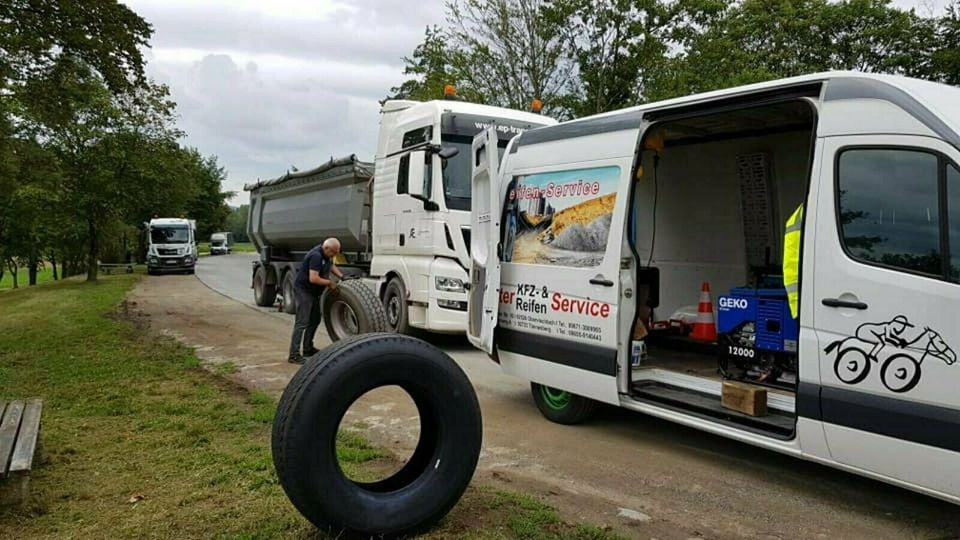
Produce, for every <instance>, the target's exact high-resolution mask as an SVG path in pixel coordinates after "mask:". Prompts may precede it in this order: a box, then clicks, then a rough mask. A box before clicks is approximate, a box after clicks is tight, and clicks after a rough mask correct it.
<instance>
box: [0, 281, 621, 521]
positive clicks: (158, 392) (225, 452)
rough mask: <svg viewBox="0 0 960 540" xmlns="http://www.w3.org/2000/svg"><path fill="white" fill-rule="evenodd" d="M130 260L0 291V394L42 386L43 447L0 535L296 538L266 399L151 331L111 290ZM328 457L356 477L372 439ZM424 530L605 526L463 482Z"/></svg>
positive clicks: (123, 289) (371, 456)
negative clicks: (118, 267)
mask: <svg viewBox="0 0 960 540" xmlns="http://www.w3.org/2000/svg"><path fill="white" fill-rule="evenodd" d="M137 279H140V276H139V275H138V274H134V275H127V274H121V275H113V276H109V277H103V278H101V280H100V281H99V282H98V283H86V282H83V281H79V280H68V281H65V282H59V283H56V284H51V285H49V286H44V287H31V288H24V289H20V290H17V291H11V292H8V293H6V294H3V295H0V357H2V358H3V361H2V362H0V398H8V399H9V398H32V397H39V398H42V399H43V400H44V412H43V430H42V435H41V437H42V440H41V445H42V448H41V450H40V453H39V454H38V457H37V460H36V461H35V463H34V471H33V474H32V477H31V484H30V490H31V496H30V499H29V501H28V502H27V504H26V505H25V506H24V507H23V508H4V509H0V531H3V533H2V534H0V536H2V537H5V538H18V539H32V538H178V539H179V538H290V537H295V538H301V537H307V536H312V535H314V533H315V530H314V528H313V527H312V526H311V525H310V524H309V523H308V522H306V521H305V520H304V519H303V518H302V517H300V515H299V514H298V513H297V512H296V510H295V509H294V508H293V507H292V505H291V504H290V503H289V501H288V500H287V498H286V496H285V495H284V493H283V491H282V489H281V488H280V486H279V485H278V482H277V478H276V476H275V473H274V470H273V464H272V460H271V457H270V427H271V422H272V421H273V416H274V414H275V410H276V404H275V402H274V401H273V400H272V399H271V398H270V397H269V396H267V395H265V394H261V393H252V394H251V393H248V392H247V391H245V390H244V389H242V388H240V387H237V386H235V385H233V384H232V383H230V382H229V381H228V380H227V379H225V378H224V377H225V376H228V375H229V374H230V373H232V372H234V371H235V370H236V367H235V366H233V367H232V368H231V366H232V364H225V365H222V366H219V368H218V369H216V370H215V372H210V371H206V370H204V369H202V368H201V365H200V361H199V360H198V359H197V357H196V356H195V355H194V354H193V352H192V351H191V350H189V349H187V348H185V347H183V346H181V345H179V344H177V343H176V342H174V341H172V340H170V339H165V338H158V337H152V334H150V333H148V332H147V330H146V327H145V324H146V323H145V321H149V319H148V318H145V317H142V316H138V315H137V314H136V313H135V312H132V311H128V310H127V306H126V305H125V304H124V303H123V298H124V297H125V295H126V293H127V291H128V290H129V288H130V287H131V286H132V285H133V284H134V283H135V282H136V280H137ZM337 450H338V453H340V458H341V466H342V467H343V468H344V469H345V472H346V473H347V474H349V475H350V476H351V477H354V478H357V477H361V478H362V477H363V476H364V475H365V474H366V473H365V469H364V467H365V466H366V464H367V463H368V462H370V463H375V462H376V460H377V459H378V458H379V457H381V456H382V455H383V453H382V452H381V451H380V450H378V449H376V448H373V447H371V446H370V445H369V444H368V443H367V442H366V441H364V440H363V439H362V438H361V437H359V436H357V435H351V436H344V437H342V438H341V440H340V441H338V444H337ZM429 536H430V537H437V538H450V537H462V536H467V537H473V538H607V537H609V533H608V532H606V531H605V530H601V529H598V528H595V527H590V526H585V525H575V524H569V523H567V522H565V521H563V520H561V518H560V516H559V515H558V514H557V512H556V511H555V510H553V509H551V508H550V507H548V506H547V505H545V504H544V503H542V502H540V501H539V500H538V499H536V498H533V497H530V496H526V495H520V494H516V493H509V492H504V491H498V490H494V489H490V488H483V487H481V488H470V489H469V490H468V491H467V494H466V495H465V497H464V499H463V500H462V501H461V503H460V504H459V505H458V506H457V507H456V508H455V509H454V511H453V512H452V513H451V515H450V516H448V517H447V518H446V519H445V520H444V522H443V523H442V525H441V526H440V527H439V528H438V529H436V530H435V531H434V532H432V533H431V534H430V535H429Z"/></svg>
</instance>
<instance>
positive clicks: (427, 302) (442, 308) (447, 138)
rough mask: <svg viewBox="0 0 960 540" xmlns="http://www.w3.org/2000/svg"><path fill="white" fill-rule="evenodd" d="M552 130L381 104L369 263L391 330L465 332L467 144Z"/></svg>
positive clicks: (475, 108)
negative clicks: (483, 137) (488, 134)
mask: <svg viewBox="0 0 960 540" xmlns="http://www.w3.org/2000/svg"><path fill="white" fill-rule="evenodd" d="M555 123H556V121H555V120H553V119H551V118H548V117H545V116H541V115H539V114H534V113H529V112H522V111H515V110H510V109H503V108H499V107H489V106H485V105H477V104H473V103H466V102H462V101H455V100H437V101H430V102H426V103H420V102H413V101H399V100H394V101H387V102H386V103H385V104H384V105H383V108H382V110H381V117H380V135H379V141H378V145H377V154H376V162H375V172H374V181H373V202H372V216H373V224H372V225H373V226H372V230H373V257H372V260H371V261H370V274H371V276H376V277H377V278H378V280H379V282H378V286H377V287H378V292H379V294H380V296H381V298H382V299H383V303H384V307H385V309H386V312H387V321H388V324H389V326H390V329H391V330H393V331H397V332H406V331H408V330H409V329H410V328H421V329H425V330H430V331H434V332H448V333H459V332H464V331H465V329H466V325H467V292H466V283H467V282H468V279H469V278H468V270H467V269H468V268H470V255H469V249H470V234H471V228H470V209H471V206H472V201H473V196H474V194H473V191H472V187H471V180H470V175H471V169H472V165H473V159H474V156H472V153H471V145H472V142H473V137H474V136H475V135H476V134H478V133H480V132H482V131H484V130H485V129H487V128H490V127H493V129H494V132H495V133H496V134H497V148H498V156H502V155H503V152H504V151H505V150H506V147H507V143H508V142H509V140H510V139H511V138H513V137H514V136H516V135H518V134H520V133H523V132H524V131H526V130H528V129H532V128H535V127H540V126H545V125H551V124H555Z"/></svg>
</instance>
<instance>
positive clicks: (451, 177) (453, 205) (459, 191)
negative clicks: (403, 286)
mask: <svg viewBox="0 0 960 540" xmlns="http://www.w3.org/2000/svg"><path fill="white" fill-rule="evenodd" d="M441 141H442V142H443V146H445V147H446V146H452V147H455V148H458V149H459V150H460V153H459V154H457V155H456V156H454V157H453V158H451V159H448V160H447V163H446V164H445V165H444V167H443V197H444V199H445V200H446V203H447V208H448V209H450V210H467V211H469V210H470V192H471V187H470V186H471V183H472V182H471V178H470V176H471V174H472V173H473V167H472V165H471V163H470V153H471V152H472V151H473V148H472V147H473V138H472V137H464V136H461V135H444V136H443V137H441ZM508 142H509V141H500V143H499V148H500V155H499V157H498V159H503V153H504V151H506V148H507V143H508Z"/></svg>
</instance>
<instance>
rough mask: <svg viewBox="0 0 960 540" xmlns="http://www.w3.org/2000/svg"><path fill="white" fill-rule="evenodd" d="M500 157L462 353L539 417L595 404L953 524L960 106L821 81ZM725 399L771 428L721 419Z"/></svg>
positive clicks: (739, 415) (520, 142) (531, 134)
mask: <svg viewBox="0 0 960 540" xmlns="http://www.w3.org/2000/svg"><path fill="white" fill-rule="evenodd" d="M496 142H497V140H496V137H495V135H494V134H492V133H487V134H481V135H478V136H477V137H476V138H475V140H474V149H473V154H472V155H473V156H475V160H474V172H473V182H474V186H473V198H474V203H473V212H472V230H473V231H474V234H473V238H472V245H471V256H472V261H473V268H472V272H471V293H470V307H469V331H468V336H469V337H470V339H471V341H472V342H473V343H474V345H476V346H477V347H479V348H481V349H483V350H485V351H486V352H487V353H489V354H490V355H491V357H492V358H493V359H494V360H495V361H497V362H498V363H499V364H500V366H501V367H502V369H503V370H504V371H505V372H507V373H510V374H513V375H516V376H519V377H523V378H526V379H527V380H530V381H531V382H532V385H531V388H532V390H533V394H534V399H535V401H536V403H537V405H538V407H539V409H540V410H541V412H542V413H543V414H544V415H545V416H547V417H548V418H549V419H551V420H554V421H558V422H564V423H575V422H579V421H582V420H584V419H585V418H586V417H587V416H588V414H589V413H590V411H591V410H592V409H593V408H595V406H596V405H597V403H608V404H612V405H617V406H620V407H624V408H628V409H631V410H635V411H639V412H643V413H647V414H651V415H654V416H658V417H661V418H665V419H669V420H672V421H674V422H677V423H680V424H684V425H687V426H691V427H695V428H698V429H701V430H704V431H708V432H711V433H715V434H719V435H723V436H726V437H730V438H732V439H736V440H739V441H743V442H746V443H750V444H754V445H757V446H760V447H763V448H767V449H770V450H775V451H778V452H782V453H785V454H790V455H794V456H797V457H802V458H805V459H809V460H812V461H817V462H820V463H824V464H827V465H831V466H834V467H837V468H841V469H844V470H847V471H851V472H855V473H858V474H862V475H864V476H869V477H871V478H875V479H878V480H883V481H886V482H890V483H892V484H896V485H899V486H903V487H906V488H910V489H913V490H916V491H920V492H923V493H927V494H929V495H933V496H936V497H940V498H943V499H946V500H949V501H952V502H955V503H960V366H958V365H957V362H956V360H957V355H956V353H955V352H954V349H953V347H956V346H958V344H960V89H956V88H952V87H948V86H944V85H939V84H933V83H928V82H923V81H918V80H913V79H907V78H901V77H889V76H875V75H867V74H860V73H826V74H817V75H810V76H804V77H799V78H793V79H786V80H780V81H773V82H768V83H763V84H756V85H751V86H746V87H742V88H734V89H729V90H723V91H718V92H712V93H708V94H702V95H696V96H690V97H685V98H681V99H675V100H670V101H665V102H661V103H653V104H649V105H644V106H641V107H636V108H632V109H626V110H623V111H618V112H614V113H609V114H603V115H599V116H594V117H590V118H585V119H581V120H576V121H572V122H566V123H562V124H558V125H556V126H550V127H544V128H539V129H536V130H532V131H528V132H525V133H523V134H522V135H519V136H518V137H516V138H514V139H513V140H512V141H511V143H510V146H509V148H508V150H507V153H506V154H505V156H504V159H503V160H502V162H500V161H499V160H498V159H497V152H496V151H495V150H494V149H495V148H496ZM801 204H802V205H803V210H804V213H803V215H804V219H803V221H802V249H801V258H800V261H801V264H800V283H799V289H800V301H799V316H798V319H794V318H793V317H792V316H791V314H790V310H789V309H788V304H787V300H786V293H785V290H784V285H783V278H782V272H781V263H782V254H783V238H784V232H785V222H786V221H787V220H788V218H790V216H791V215H792V214H793V213H794V211H795V209H796V208H797V207H798V206H800V205H801ZM705 283H706V284H708V285H709V288H710V291H711V293H712V301H711V302H709V303H707V302H706V301H704V302H702V303H700V300H701V289H702V287H703V285H704V284H705ZM698 303H699V305H698ZM698 307H699V308H701V309H698ZM698 311H704V313H701V314H700V317H699V318H698V317H697V314H698ZM708 311H709V312H712V313H706V312H708ZM711 315H712V317H713V318H714V320H715V323H716V328H715V330H716V331H717V335H716V337H715V338H714V337H713V336H712V335H711V333H712V331H713V330H714V328H712V327H710V325H709V323H708V322H707V321H709V319H710V318H711ZM695 321H699V322H702V323H704V324H705V325H706V326H701V329H703V330H704V332H701V333H700V335H699V336H696V335H695V334H690V333H689V328H690V324H691V323H692V322H695ZM707 330H709V331H707ZM644 334H646V335H644ZM694 336H695V337H699V338H700V339H694ZM704 336H706V339H704ZM635 337H637V338H642V342H643V345H644V346H645V349H646V354H645V356H642V357H641V356H640V355H631V349H632V348H634V347H633V345H634V344H635V343H636V342H637V341H638V340H635V339H634V338H635ZM730 380H737V381H739V382H740V383H742V384H740V386H745V387H746V388H748V389H760V388H762V389H763V390H764V391H765V392H766V398H765V405H766V408H767V412H766V414H762V413H759V414H745V413H743V412H737V411H736V410H732V409H730V408H727V407H725V406H723V405H724V404H723V403H722V399H721V395H722V392H723V390H724V387H725V386H726V385H728V384H729V381H730Z"/></svg>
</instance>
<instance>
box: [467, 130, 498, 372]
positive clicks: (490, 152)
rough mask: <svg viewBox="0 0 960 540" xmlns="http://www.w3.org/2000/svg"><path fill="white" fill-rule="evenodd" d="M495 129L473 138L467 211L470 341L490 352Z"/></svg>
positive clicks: (494, 303)
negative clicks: (470, 202)
mask: <svg viewBox="0 0 960 540" xmlns="http://www.w3.org/2000/svg"><path fill="white" fill-rule="evenodd" d="M497 142H498V138H497V130H496V128H493V127H491V128H487V129H486V130H484V131H482V132H480V133H479V134H477V136H476V137H474V138H473V146H472V151H471V153H470V159H471V163H472V164H473V174H472V176H471V179H472V188H473V211H472V212H471V213H470V228H471V237H470V256H471V262H472V264H471V271H470V285H471V286H470V308H469V309H470V312H469V323H468V325H467V337H468V338H469V339H470V343H472V344H473V346H474V347H477V348H478V349H482V350H483V351H485V352H486V353H487V354H493V331H494V328H496V326H497V317H498V307H499V305H498V302H499V290H500V257H499V254H498V253H497V251H498V244H499V242H500V208H499V206H500V181H499V170H498V169H499V162H498V158H499V156H500V154H499V152H498V150H497Z"/></svg>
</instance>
